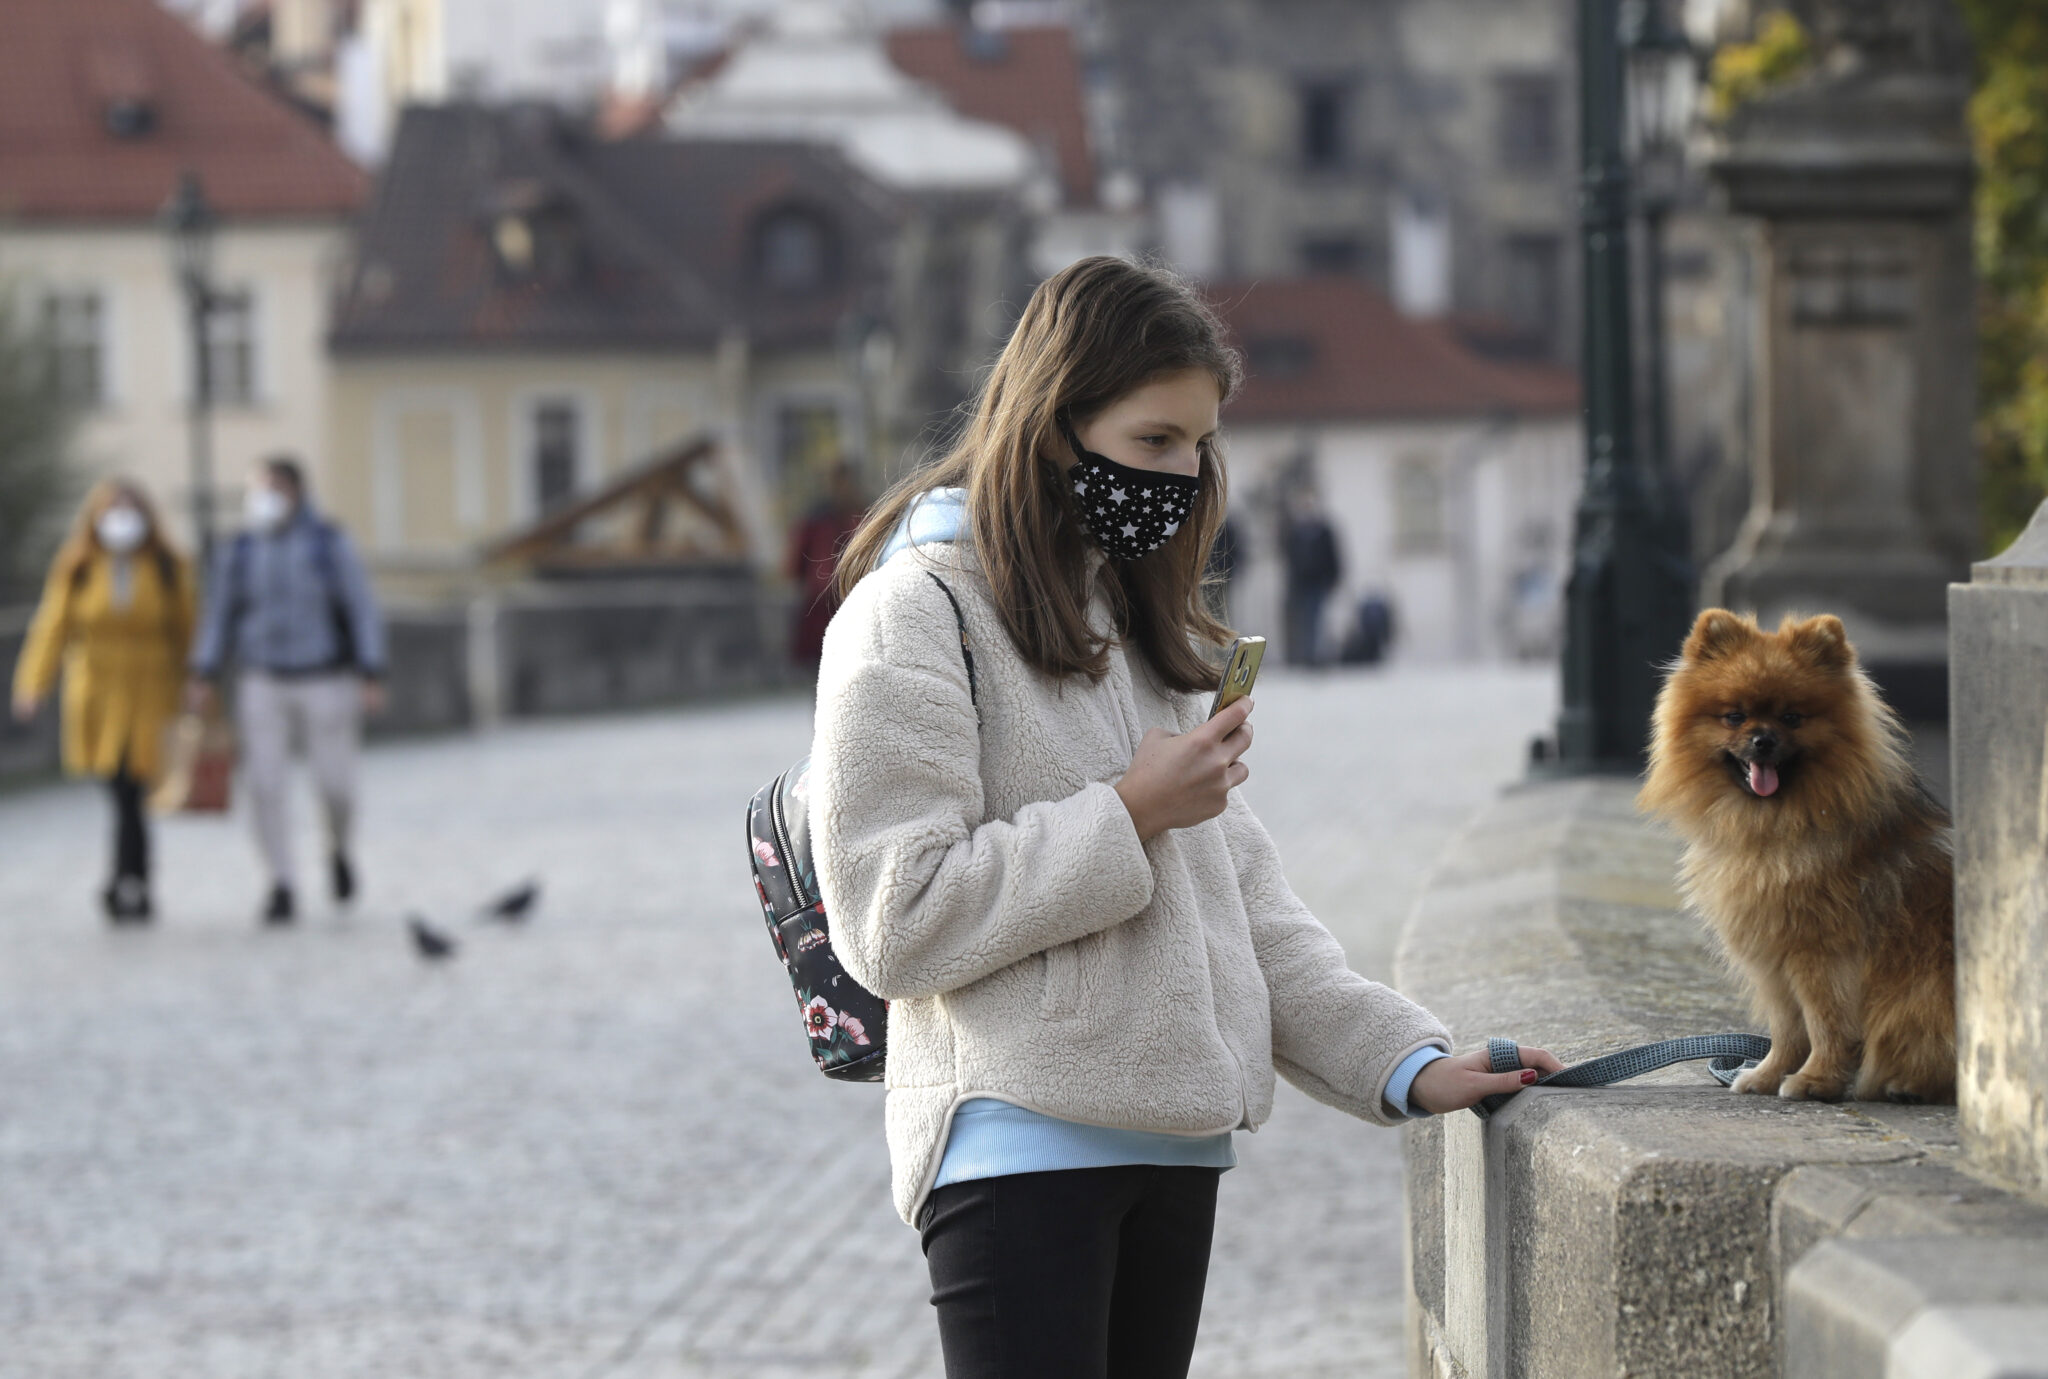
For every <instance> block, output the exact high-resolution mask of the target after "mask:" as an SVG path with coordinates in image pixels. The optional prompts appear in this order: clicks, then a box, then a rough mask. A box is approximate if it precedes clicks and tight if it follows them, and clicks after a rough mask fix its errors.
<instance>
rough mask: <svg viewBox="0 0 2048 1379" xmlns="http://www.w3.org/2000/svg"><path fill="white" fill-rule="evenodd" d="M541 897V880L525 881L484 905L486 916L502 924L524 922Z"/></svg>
mask: <svg viewBox="0 0 2048 1379" xmlns="http://www.w3.org/2000/svg"><path fill="white" fill-rule="evenodd" d="M538 899H540V882H538V881H524V882H521V883H520V884H519V885H517V886H515V887H513V888H512V889H511V890H509V891H507V892H505V893H504V894H503V895H501V896H499V897H498V898H497V899H496V900H493V901H491V902H490V903H489V904H488V905H486V906H484V918H485V919H494V920H497V921H498V922H499V923H501V924H523V923H525V922H526V918H527V916H528V915H529V914H530V913H532V911H533V903H534V902H535V901H536V900H538Z"/></svg>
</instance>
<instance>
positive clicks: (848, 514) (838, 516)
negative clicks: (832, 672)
mask: <svg viewBox="0 0 2048 1379" xmlns="http://www.w3.org/2000/svg"><path fill="white" fill-rule="evenodd" d="M867 507H868V505H867V500H866V499H865V498H864V497H863V496H862V495H861V489H860V473H859V471H858V470H856V469H855V468H854V467H853V466H852V465H851V464H848V463H846V462H845V461H841V462H840V463H839V464H836V465H834V466H833V467H832V477H831V479H830V482H829V487H828V490H827V492H826V496H825V499H824V501H823V502H821V503H819V504H818V505H817V506H816V507H814V508H812V509H811V514H810V516H808V517H806V518H805V519H804V520H803V521H801V522H799V523H798V524H797V526H796V529H795V530H794V531H792V532H791V533H790V539H789V561H788V564H787V573H788V575H789V577H790V578H791V579H792V580H794V581H796V588H797V599H798V603H797V618H796V629H795V631H794V632H793V633H792V635H791V637H790V645H789V658H790V660H792V661H794V662H795V663H796V664H797V665H799V666H803V667H804V668H806V669H808V670H811V671H813V672H815V671H816V670H817V668H818V658H819V656H820V654H821V653H822V651H823V649H824V646H825V628H826V627H827V625H829V624H830V623H831V621H832V615H833V614H834V613H836V612H838V611H839V596H838V594H837V593H835V592H834V590H833V587H832V579H833V576H834V575H836V574H837V573H838V572H839V556H840V553H841V552H843V551H844V550H845V549H846V542H847V539H848V538H849V537H851V536H852V535H853V533H854V531H855V530H856V529H857V528H858V527H859V526H860V523H861V519H862V518H863V517H865V516H867Z"/></svg>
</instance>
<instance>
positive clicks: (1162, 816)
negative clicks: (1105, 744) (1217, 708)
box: [1116, 699, 1252, 842]
mask: <svg viewBox="0 0 2048 1379" xmlns="http://www.w3.org/2000/svg"><path fill="white" fill-rule="evenodd" d="M1251 716H1252V701H1251V700H1249V699H1240V700H1238V701H1237V702H1236V703H1235V704H1232V705H1231V706H1230V707H1229V708H1227V709H1225V710H1224V711H1223V712H1222V713H1219V714H1217V715H1216V716H1215V717H1214V718H1212V719H1210V720H1209V721H1208V722H1207V723H1204V724H1203V725H1202V726H1201V727H1199V728H1196V729H1194V730H1192V731H1190V732H1185V733H1179V734H1175V733H1169V732H1167V731H1166V730H1165V729H1164V728H1154V729H1153V730H1152V731H1151V732H1149V733H1146V734H1145V740H1144V741H1142V742H1140V743H1139V744H1138V750H1137V751H1136V752H1135V753H1134V754H1133V755H1132V757H1131V769H1130V770H1128V771H1126V772H1124V778H1123V779H1122V780H1120V781H1118V782H1117V786H1116V793H1117V794H1118V795H1119V796H1120V797H1121V798H1122V799H1123V802H1124V808H1126V809H1128V810H1130V811H1131V823H1132V824H1133V825H1135V826H1136V828H1137V830H1138V837H1139V838H1140V839H1141V840H1142V841H1145V842H1150V841H1151V840H1152V839H1154V838H1156V837H1158V836H1159V835H1160V834H1162V833H1164V832H1166V830H1168V829H1169V828H1192V827H1193V826H1194V825H1196V824H1199V823H1202V822H1204V821H1206V820H1209V819H1213V818H1215V817H1216V816H1217V815H1218V814H1221V813H1222V812H1223V811H1224V810H1225V809H1226V808H1228V807H1229V805H1230V792H1231V791H1232V790H1234V789H1236V788H1237V787H1238V786H1240V785H1242V784H1244V782H1245V778H1246V777H1247V776H1249V775H1251V773H1252V771H1251V768H1250V767H1249V766H1246V765H1245V764H1244V763H1243V762H1241V761H1239V760H1238V758H1239V757H1241V756H1243V755H1244V754H1245V751H1246V749H1248V748H1249V747H1250V746H1251V745H1252V725H1251V724H1250V723H1249V722H1247V721H1246V720H1248V719H1249V718H1250V717H1251Z"/></svg>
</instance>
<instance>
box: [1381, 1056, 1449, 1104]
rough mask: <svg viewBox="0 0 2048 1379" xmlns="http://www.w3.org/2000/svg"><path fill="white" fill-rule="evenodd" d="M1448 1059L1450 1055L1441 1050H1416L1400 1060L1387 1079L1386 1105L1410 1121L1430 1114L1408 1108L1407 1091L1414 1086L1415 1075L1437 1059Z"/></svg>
mask: <svg viewBox="0 0 2048 1379" xmlns="http://www.w3.org/2000/svg"><path fill="white" fill-rule="evenodd" d="M1449 1057H1450V1055H1449V1054H1447V1053H1445V1052H1444V1051H1443V1050H1442V1049H1417V1050H1416V1051H1415V1052H1414V1053H1411V1054H1409V1055H1408V1056H1407V1057H1406V1058H1404V1059H1402V1060H1401V1064H1400V1066H1399V1067H1397V1068H1395V1069H1394V1075H1393V1076H1392V1077H1390V1078H1388V1079H1387V1091H1386V1098H1387V1105H1389V1106H1391V1107H1393V1108H1394V1109H1395V1110H1396V1111H1399V1112H1400V1113H1401V1114H1402V1115H1404V1116H1407V1117H1408V1118H1409V1119H1411V1120H1414V1119H1419V1118H1421V1117H1423V1116H1426V1115H1428V1114H1430V1113H1429V1112H1427V1111H1417V1110H1413V1109H1411V1108H1410V1107H1409V1105H1408V1089H1409V1088H1411V1087H1413V1086H1414V1085H1415V1075H1416V1074H1417V1073H1419V1072H1421V1071H1422V1070H1423V1069H1424V1068H1426V1067H1428V1066H1429V1065H1430V1064H1432V1063H1434V1062H1436V1061H1437V1059H1439V1058H1449Z"/></svg>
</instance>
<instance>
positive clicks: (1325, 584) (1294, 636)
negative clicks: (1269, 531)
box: [1280, 488, 1344, 666]
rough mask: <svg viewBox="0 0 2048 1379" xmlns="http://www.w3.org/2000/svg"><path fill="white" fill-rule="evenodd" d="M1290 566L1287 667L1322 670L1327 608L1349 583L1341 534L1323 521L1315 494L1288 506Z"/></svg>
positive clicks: (1283, 544)
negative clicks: (1341, 582) (1344, 583)
mask: <svg viewBox="0 0 2048 1379" xmlns="http://www.w3.org/2000/svg"><path fill="white" fill-rule="evenodd" d="M1280 551H1281V557H1282V559H1283V560H1284V561H1285V563H1286V573H1287V589H1286V596H1285V597H1286V627H1287V662H1288V664H1289V665H1297V666H1312V665H1318V664H1320V663H1321V662H1322V659H1323V650H1322V642H1323V607H1324V605H1325V604H1327V603H1328V602H1329V599H1330V593H1331V591H1332V590H1334V589H1335V588H1336V587H1337V581H1338V580H1340V579H1342V578H1343V577H1344V557H1343V555H1342V554H1341V553H1340V552H1339V551H1338V549H1337V531H1336V528H1334V527H1332V526H1331V525H1330V519H1329V518H1328V517H1326V516H1324V515H1323V506H1322V502H1321V500H1320V499H1318V498H1317V496H1316V492H1315V490H1314V489H1310V488H1302V489H1297V490H1296V491H1295V493H1294V494H1293V496H1292V497H1291V498H1290V499H1289V500H1288V504H1287V516H1286V518H1285V524H1284V526H1283V527H1282V529H1281V535H1280Z"/></svg>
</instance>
